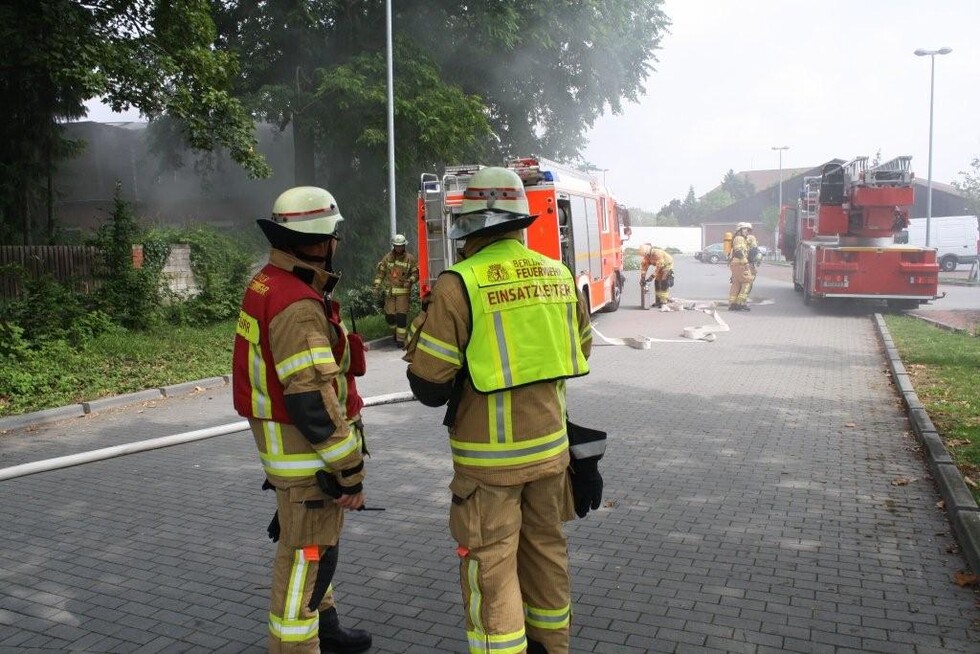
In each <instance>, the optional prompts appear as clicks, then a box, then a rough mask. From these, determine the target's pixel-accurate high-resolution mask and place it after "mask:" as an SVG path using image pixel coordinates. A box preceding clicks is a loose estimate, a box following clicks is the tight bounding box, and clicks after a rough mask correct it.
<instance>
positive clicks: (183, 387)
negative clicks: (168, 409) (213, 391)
mask: <svg viewBox="0 0 980 654" xmlns="http://www.w3.org/2000/svg"><path fill="white" fill-rule="evenodd" d="M228 377H229V379H230V375H229V376H228ZM226 383H228V382H226V381H225V378H224V377H208V378H207V379H199V380H197V381H192V382H184V383H183V384H172V385H170V386H164V387H163V388H161V389H160V392H161V393H162V394H163V396H164V397H174V396H176V395H184V394H185V393H193V392H194V391H196V390H199V389H200V390H203V389H205V388H214V387H216V386H224V385H225V384H226Z"/></svg>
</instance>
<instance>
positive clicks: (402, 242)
mask: <svg viewBox="0 0 980 654" xmlns="http://www.w3.org/2000/svg"><path fill="white" fill-rule="evenodd" d="M406 245H408V239H407V238H405V235H404V234H395V235H394V236H392V237H391V247H393V248H397V247H405V246H406Z"/></svg>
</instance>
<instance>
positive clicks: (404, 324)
mask: <svg viewBox="0 0 980 654" xmlns="http://www.w3.org/2000/svg"><path fill="white" fill-rule="evenodd" d="M407 244H408V240H407V239H406V238H405V237H404V236H403V235H402V234H395V235H394V237H392V239H391V252H389V253H388V254H386V255H385V256H384V257H383V258H382V259H381V261H379V262H378V265H377V267H376V270H375V275H374V284H373V286H374V292H375V293H376V294H378V295H380V299H379V303H380V302H383V303H384V304H383V306H382V311H384V314H385V322H387V323H388V324H389V325H391V329H392V335H393V336H394V339H395V345H398V346H399V347H404V345H405V332H406V331H407V328H408V304H409V298H410V297H411V293H412V284H415V283H416V282H418V281H419V266H418V263H417V262H416V261H415V257H414V256H412V254H411V253H409V252H406V251H405V246H406V245H407Z"/></svg>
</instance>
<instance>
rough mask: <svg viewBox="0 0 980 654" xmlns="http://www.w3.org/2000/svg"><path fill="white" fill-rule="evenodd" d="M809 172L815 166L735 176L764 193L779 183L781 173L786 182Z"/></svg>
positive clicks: (739, 173) (743, 173)
mask: <svg viewBox="0 0 980 654" xmlns="http://www.w3.org/2000/svg"><path fill="white" fill-rule="evenodd" d="M808 170H813V166H807V167H805V168H783V169H782V171H780V170H779V168H773V169H772V170H741V171H739V172H737V173H735V176H736V177H740V178H741V179H744V180H745V181H747V182H749V183H751V184H752V186H753V187H754V188H755V190H756V191H762V190H765V189H767V188H769V187H770V186H775V185H776V184H778V183H779V175H780V172H782V176H783V181H784V182H785V181H786V180H787V179H789V178H790V177H796V176H797V175H800V174H802V173H805V172H807V171H808Z"/></svg>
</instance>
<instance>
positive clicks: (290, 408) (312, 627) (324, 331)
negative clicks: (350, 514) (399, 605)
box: [232, 186, 371, 654]
mask: <svg viewBox="0 0 980 654" xmlns="http://www.w3.org/2000/svg"><path fill="white" fill-rule="evenodd" d="M342 220H343V217H342V216H341V215H340V211H339V209H338V208H337V203H336V201H335V200H334V198H333V196H332V195H331V194H330V193H328V192H327V191H325V190H323V189H321V188H316V187H312V186H301V187H297V188H292V189H289V190H288V191H286V192H284V193H283V194H282V195H280V196H279V198H278V199H277V200H276V201H275V204H274V205H273V208H272V217H271V219H265V218H262V219H259V220H258V224H259V227H260V228H261V229H262V231H263V233H264V234H265V236H266V238H267V239H268V240H269V244H270V245H271V246H272V249H271V251H270V253H269V263H268V264H267V265H266V266H265V267H264V268H262V270H261V271H259V272H258V273H257V274H256V275H255V276H254V277H253V278H252V280H251V281H250V282H249V285H248V287H247V288H246V290H245V297H244V299H243V300H242V309H241V312H240V314H239V318H238V327H237V330H236V335H235V348H234V359H233V368H232V369H233V372H234V375H233V397H234V403H235V409H236V410H237V411H238V413H239V414H240V415H242V416H244V417H246V418H248V421H249V425H250V426H251V429H252V434H253V436H254V437H255V444H256V446H257V447H258V451H259V460H260V461H261V463H262V466H263V468H264V470H265V474H266V482H265V484H264V486H263V488H274V489H275V493H276V507H277V511H276V515H275V517H274V518H273V521H272V523H271V524H270V525H269V536H270V537H271V538H272V539H273V541H274V542H275V541H278V546H277V549H276V555H275V561H274V564H273V571H272V591H271V601H270V606H269V652H271V653H283V654H285V653H290V654H292V653H300V652H301V653H304V654H306V653H311V654H312V653H314V652H362V651H364V650H366V649H368V648H369V647H370V646H371V636H370V635H369V634H368V633H367V632H366V631H362V630H360V629H345V628H343V627H341V626H340V625H339V620H338V617H337V609H336V607H335V605H334V599H333V586H332V585H331V580H332V579H333V575H334V571H335V569H336V566H337V552H338V544H339V538H340V532H341V528H342V527H343V524H344V510H356V509H358V508H360V507H362V506H363V505H364V492H363V490H362V482H363V479H364V462H363V460H362V448H363V429H362V427H361V423H360V410H361V406H362V405H363V402H362V401H361V398H360V396H359V395H358V393H357V388H356V385H355V383H354V376H355V375H357V374H363V373H364V352H363V349H362V348H360V347H355V346H356V344H357V343H358V341H357V340H356V339H353V340H352V339H349V338H348V337H347V334H346V331H345V329H344V327H343V325H342V324H341V322H340V309H339V307H338V305H337V303H336V302H333V301H332V300H331V299H330V293H331V291H332V290H333V287H334V286H335V285H336V283H337V281H338V279H339V275H338V274H337V273H335V272H334V271H333V268H332V259H333V256H334V252H335V251H336V248H337V240H338V238H339V237H338V226H339V224H340V222H341V221H342ZM317 473H319V475H318V474H317ZM318 477H319V479H318ZM318 482H320V483H323V486H322V487H321V486H320V485H319V484H318Z"/></svg>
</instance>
